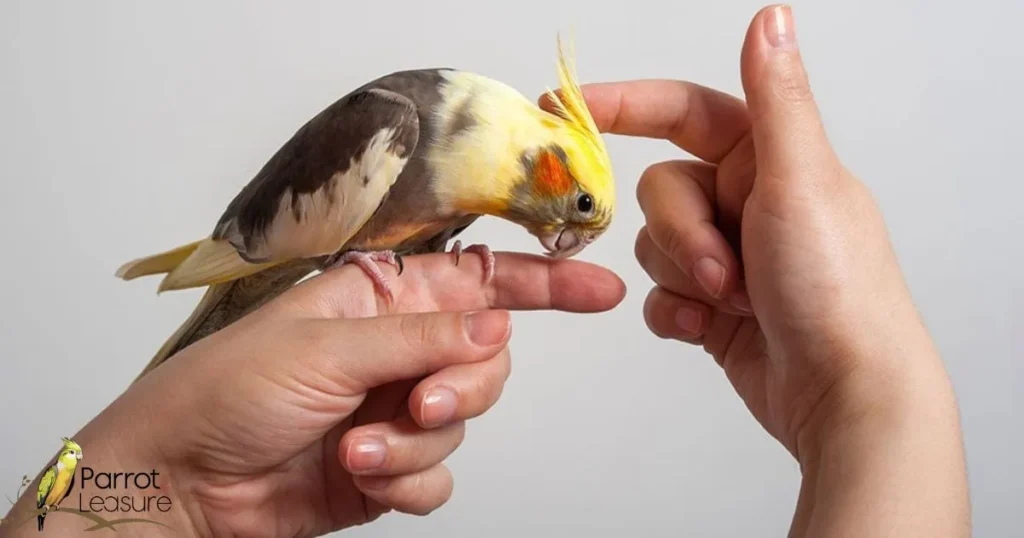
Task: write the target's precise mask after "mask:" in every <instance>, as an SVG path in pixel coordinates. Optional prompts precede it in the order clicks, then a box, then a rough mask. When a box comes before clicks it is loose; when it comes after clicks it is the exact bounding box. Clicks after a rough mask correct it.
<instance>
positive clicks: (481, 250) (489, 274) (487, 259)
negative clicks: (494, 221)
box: [451, 239, 494, 284]
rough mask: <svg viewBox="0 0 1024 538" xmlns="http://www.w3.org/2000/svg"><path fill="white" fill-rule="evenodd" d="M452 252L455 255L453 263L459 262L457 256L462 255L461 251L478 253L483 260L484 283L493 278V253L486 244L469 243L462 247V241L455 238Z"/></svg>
mask: <svg viewBox="0 0 1024 538" xmlns="http://www.w3.org/2000/svg"><path fill="white" fill-rule="evenodd" d="M451 252H452V254H454V255H455V265H458V264H459V258H461V257H462V254H463V253H466V252H468V253H476V254H479V255H480V257H481V258H483V260H484V284H487V283H489V282H490V281H491V279H492V278H494V253H493V252H491V249H490V248H489V247H488V246H487V245H469V246H468V247H466V248H465V249H463V248H462V241H459V240H457V239H456V240H455V244H453V245H452V250H451Z"/></svg>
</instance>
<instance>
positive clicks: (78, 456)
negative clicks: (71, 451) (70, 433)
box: [75, 452, 82, 461]
mask: <svg viewBox="0 0 1024 538" xmlns="http://www.w3.org/2000/svg"><path fill="white" fill-rule="evenodd" d="M75 459H77V460H78V461H82V453H81V452H77V453H75Z"/></svg>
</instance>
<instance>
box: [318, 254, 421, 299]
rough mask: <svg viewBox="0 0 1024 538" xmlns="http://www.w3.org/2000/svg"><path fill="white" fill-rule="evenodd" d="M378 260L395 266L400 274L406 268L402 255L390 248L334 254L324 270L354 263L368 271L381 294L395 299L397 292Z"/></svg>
mask: <svg viewBox="0 0 1024 538" xmlns="http://www.w3.org/2000/svg"><path fill="white" fill-rule="evenodd" d="M378 262H383V263H386V264H388V265H392V266H394V267H395V268H397V269H398V274H402V271H403V270H405V264H403V263H402V257H401V256H399V255H397V254H395V253H394V252H392V251H390V250H382V251H377V252H362V251H356V250H350V251H348V252H345V253H343V254H340V255H335V256H332V257H331V259H329V260H328V262H327V267H326V269H324V271H330V270H332V269H337V268H339V267H342V266H344V265H348V264H354V265H356V266H358V267H359V268H360V269H362V270H363V272H364V273H366V276H367V277H369V278H370V280H371V281H372V282H373V285H374V287H376V288H377V291H378V292H380V294H381V295H383V296H384V297H386V298H387V299H388V301H394V299H395V294H394V292H393V291H392V290H391V284H389V283H388V280H387V277H385V276H384V272H383V271H381V270H380V265H378Z"/></svg>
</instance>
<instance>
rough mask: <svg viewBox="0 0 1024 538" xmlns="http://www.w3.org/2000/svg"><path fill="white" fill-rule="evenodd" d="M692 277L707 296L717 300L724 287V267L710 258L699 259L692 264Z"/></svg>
mask: <svg viewBox="0 0 1024 538" xmlns="http://www.w3.org/2000/svg"><path fill="white" fill-rule="evenodd" d="M693 276H694V278H696V279H697V282H698V283H699V284H700V285H701V287H703V288H704V291H706V292H708V295H711V296H712V297H715V298H718V296H719V294H721V293H722V287H723V286H724V285H725V267H722V264H720V263H718V262H716V261H715V260H713V259H711V258H701V259H699V260H697V263H695V264H693Z"/></svg>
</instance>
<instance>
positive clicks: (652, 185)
mask: <svg viewBox="0 0 1024 538" xmlns="http://www.w3.org/2000/svg"><path fill="white" fill-rule="evenodd" d="M671 168H672V163H671V162H660V163H654V164H652V165H650V166H648V167H647V168H646V169H644V171H643V173H642V174H640V180H639V181H637V184H636V197H637V201H639V202H640V203H641V205H642V204H643V202H644V200H645V199H647V198H648V197H649V196H650V195H651V194H653V191H655V190H656V189H657V185H658V181H660V180H659V178H660V177H662V176H664V175H665V174H666V173H667V172H668V171H669V170H670V169H671Z"/></svg>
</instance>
